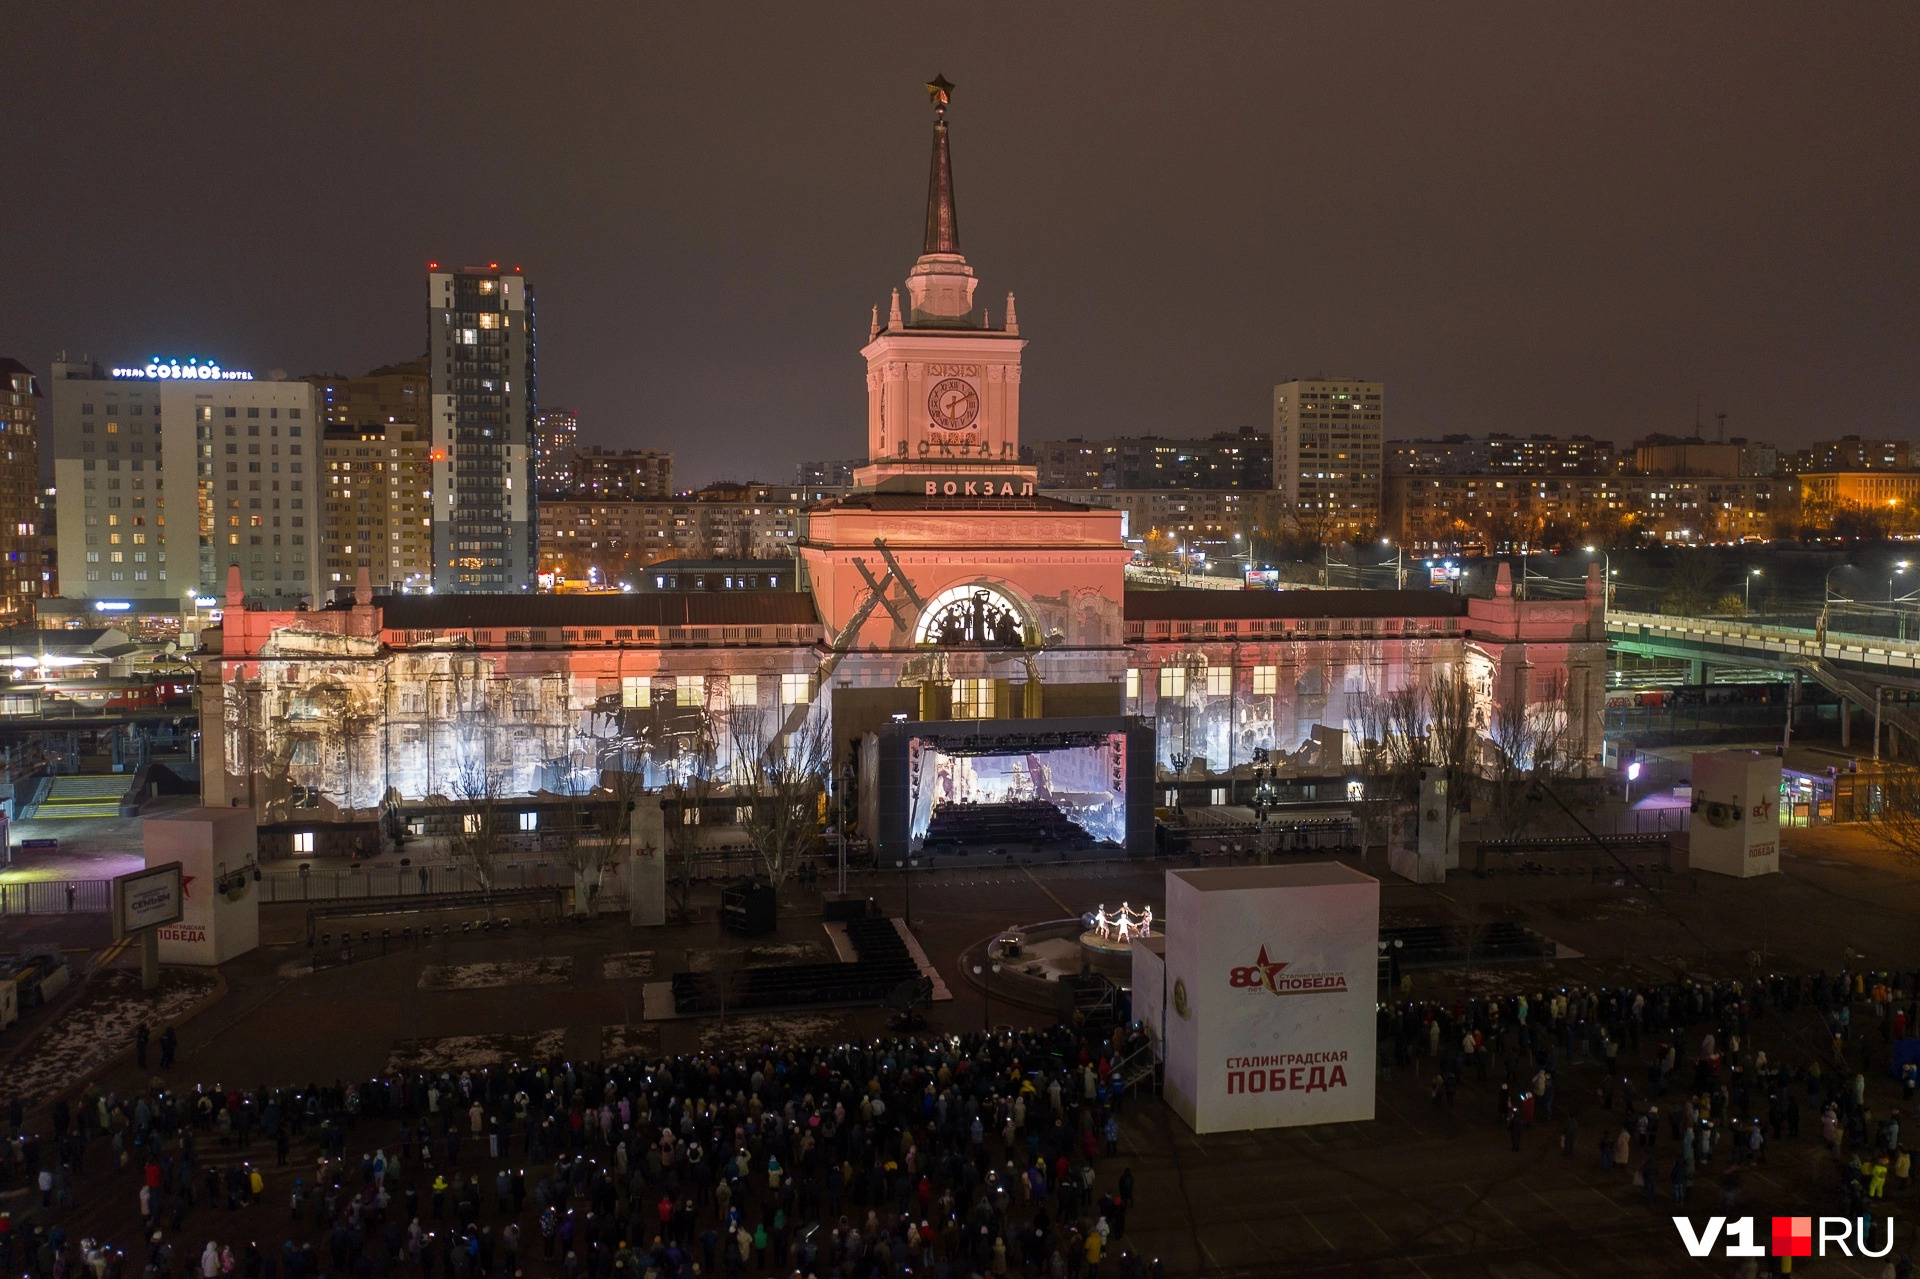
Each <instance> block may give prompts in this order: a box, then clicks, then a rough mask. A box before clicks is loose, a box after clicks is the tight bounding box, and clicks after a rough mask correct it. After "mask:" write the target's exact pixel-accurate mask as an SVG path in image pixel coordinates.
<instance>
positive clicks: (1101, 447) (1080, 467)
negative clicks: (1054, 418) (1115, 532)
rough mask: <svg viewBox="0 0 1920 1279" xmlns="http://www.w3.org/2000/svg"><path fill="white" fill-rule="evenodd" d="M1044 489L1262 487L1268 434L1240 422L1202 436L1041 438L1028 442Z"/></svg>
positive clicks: (1268, 462)
mask: <svg viewBox="0 0 1920 1279" xmlns="http://www.w3.org/2000/svg"><path fill="white" fill-rule="evenodd" d="M1029 451H1030V453H1031V460H1032V461H1033V463H1034V466H1035V468H1036V469H1037V470H1038V471H1039V473H1040V487H1041V488H1044V489H1264V488H1270V487H1272V485H1273V440H1272V438H1271V437H1270V436H1268V435H1267V434H1265V433H1264V432H1261V431H1257V430H1255V429H1254V428H1253V427H1250V426H1243V427H1241V428H1240V429H1239V430H1238V431H1220V432H1218V433H1216V434H1213V435H1209V436H1207V437H1206V438H1205V439H1200V440H1194V439H1181V438H1178V437H1169V436H1164V435H1143V436H1121V437H1119V438H1118V439H1111V440H1087V439H1080V438H1077V437H1076V438H1073V439H1066V440H1043V441H1041V442H1039V443H1036V444H1033V445H1031V446H1029Z"/></svg>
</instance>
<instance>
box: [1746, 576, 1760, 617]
mask: <svg viewBox="0 0 1920 1279" xmlns="http://www.w3.org/2000/svg"><path fill="white" fill-rule="evenodd" d="M1758 576H1760V570H1759V569H1757V568H1750V569H1748V570H1747V583H1746V585H1747V612H1749V613H1751V612H1753V579H1754V578H1756V577H1758Z"/></svg>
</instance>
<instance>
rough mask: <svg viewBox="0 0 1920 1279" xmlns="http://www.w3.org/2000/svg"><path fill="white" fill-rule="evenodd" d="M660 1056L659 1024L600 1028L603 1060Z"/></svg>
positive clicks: (653, 1058) (642, 1058)
mask: <svg viewBox="0 0 1920 1279" xmlns="http://www.w3.org/2000/svg"><path fill="white" fill-rule="evenodd" d="M659 1056H660V1028H659V1027H658V1026H645V1025H632V1026H602V1027H601V1028H600V1058H601V1060H602V1061H623V1060H630V1059H634V1058H638V1059H639V1060H642V1061H653V1060H655V1059H657V1058H658V1057H659Z"/></svg>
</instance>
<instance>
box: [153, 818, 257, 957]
mask: <svg viewBox="0 0 1920 1279" xmlns="http://www.w3.org/2000/svg"><path fill="white" fill-rule="evenodd" d="M140 825H141V835H142V840H143V842H144V843H145V845H146V854H147V865H149V866H158V865H161V864H162V863H165V862H179V863H180V872H181V880H182V883H183V884H184V886H185V889H186V901H185V903H184V905H185V910H184V911H183V913H182V914H181V916H180V922H179V923H177V924H165V925H162V926H161V928H160V930H159V931H160V962H161V963H163V964H224V963H226V962H227V961H228V960H229V959H232V958H233V957H234V956H235V955H244V954H245V953H247V952H248V951H250V950H256V949H258V948H259V946H260V892H259V887H260V886H259V885H258V884H256V883H254V882H253V873H254V865H255V861H256V858H255V853H256V851H257V848H258V844H257V838H256V835H255V827H254V821H253V810H252V809H251V808H182V809H179V810H178V811H176V812H171V813H162V814H161V815H159V816H157V817H149V818H147V819H146V820H145V821H143V822H141V824H140Z"/></svg>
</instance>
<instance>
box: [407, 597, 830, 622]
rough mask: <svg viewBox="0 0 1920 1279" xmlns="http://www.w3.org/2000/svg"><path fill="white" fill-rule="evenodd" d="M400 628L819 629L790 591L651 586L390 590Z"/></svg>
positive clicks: (809, 607)
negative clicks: (583, 591)
mask: <svg viewBox="0 0 1920 1279" xmlns="http://www.w3.org/2000/svg"><path fill="white" fill-rule="evenodd" d="M378 602H379V604H380V607H381V611H382V624H383V625H384V626H385V627H386V628H387V629H388V630H394V631H452V630H465V629H472V628H489V629H490V628H494V627H523V626H814V625H818V623H819V621H820V618H819V614H817V613H816V612H815V611H814V607H813V597H812V596H811V595H801V594H796V593H793V592H790V591H646V592H634V593H631V594H629V593H626V592H622V593H620V594H617V595H616V594H613V593H608V594H605V595H390V596H387V597H385V598H383V599H381V600H380V601H378Z"/></svg>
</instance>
